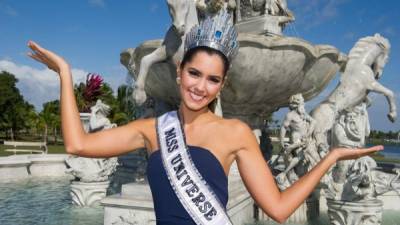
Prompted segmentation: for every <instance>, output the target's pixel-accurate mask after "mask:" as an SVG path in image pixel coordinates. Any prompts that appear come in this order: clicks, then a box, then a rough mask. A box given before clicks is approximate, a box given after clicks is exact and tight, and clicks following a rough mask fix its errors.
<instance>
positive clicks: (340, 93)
mask: <svg viewBox="0 0 400 225" xmlns="http://www.w3.org/2000/svg"><path fill="white" fill-rule="evenodd" d="M389 51H390V43H389V41H388V40H387V39H385V38H384V37H382V36H381V35H379V34H375V35H374V36H368V37H364V38H361V39H360V40H359V41H358V42H357V43H356V44H355V46H354V47H353V48H352V49H351V51H350V53H349V56H348V57H349V59H348V62H347V64H346V68H345V71H344V73H343V74H342V75H341V78H340V83H339V84H338V86H337V87H336V88H335V90H334V91H333V92H332V93H331V94H330V95H329V97H328V98H327V99H326V100H325V101H323V102H322V103H321V104H320V105H318V106H317V107H316V108H315V109H314V110H313V111H312V112H311V115H312V117H313V118H314V119H315V120H316V127H315V130H314V138H315V140H316V144H317V147H318V151H319V153H320V154H321V155H322V156H323V155H325V154H326V153H327V152H328V149H329V143H328V139H327V133H328V131H329V130H330V129H331V128H332V127H333V125H334V123H335V118H336V115H337V114H338V113H339V112H341V111H343V110H345V109H347V108H351V107H354V106H356V105H359V104H360V103H361V102H362V101H363V100H364V99H365V98H366V97H367V95H368V93H369V92H376V93H379V94H383V95H384V96H385V97H386V99H387V101H388V103H389V113H388V118H389V120H390V121H392V122H394V121H395V119H396V117H397V113H396V103H395V97H394V94H393V92H392V91H391V90H389V89H388V88H386V87H384V86H383V85H381V84H380V83H378V81H377V79H379V78H380V76H381V75H382V71H383V67H384V66H385V64H386V62H387V60H388V56H389Z"/></svg>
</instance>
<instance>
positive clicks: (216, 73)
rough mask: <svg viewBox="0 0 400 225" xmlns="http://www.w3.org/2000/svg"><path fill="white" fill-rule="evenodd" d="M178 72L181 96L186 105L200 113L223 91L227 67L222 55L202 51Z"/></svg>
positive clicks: (195, 54) (196, 53)
mask: <svg viewBox="0 0 400 225" xmlns="http://www.w3.org/2000/svg"><path fill="white" fill-rule="evenodd" d="M177 72H178V73H177V74H178V76H179V77H180V78H181V84H180V94H181V98H182V101H183V103H184V105H185V106H186V107H187V108H189V109H190V110H193V111H199V110H202V109H205V108H206V107H208V105H209V104H210V103H211V102H212V101H213V100H214V99H215V98H216V96H217V94H218V93H219V92H220V91H221V88H222V86H223V83H224V73H225V65H224V60H223V59H222V57H221V56H220V55H218V54H216V53H210V52H206V51H201V50H200V51H197V52H195V53H194V55H193V56H192V58H191V60H189V61H186V62H185V63H184V64H183V65H181V66H180V67H179V69H178V71H177Z"/></svg>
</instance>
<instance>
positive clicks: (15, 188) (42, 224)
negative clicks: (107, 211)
mask: <svg viewBox="0 0 400 225" xmlns="http://www.w3.org/2000/svg"><path fill="white" fill-rule="evenodd" d="M69 191H70V181H69V180H68V179H65V178H64V179H51V178H37V177H35V178H29V179H24V180H21V181H12V182H11V181H10V182H4V181H2V182H1V183H0V224H1V225H25V224H29V225H36V224H37V225H78V224H83V225H101V224H103V217H104V212H103V208H102V207H101V206H97V207H93V208H90V207H78V206H73V205H72V204H71V202H72V199H71V196H70V192H69Z"/></svg>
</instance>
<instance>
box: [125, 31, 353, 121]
mask: <svg viewBox="0 0 400 225" xmlns="http://www.w3.org/2000/svg"><path fill="white" fill-rule="evenodd" d="M238 41H239V44H240V49H239V53H238V55H237V57H236V58H235V59H234V61H233V62H232V67H231V69H230V70H229V73H228V80H227V83H226V84H225V87H224V89H223V90H222V93H221V100H222V109H223V112H224V117H227V118H232V117H234V118H240V119H242V120H244V121H245V122H247V123H248V124H249V125H251V126H257V125H260V123H262V119H263V118H264V117H265V116H267V115H268V114H270V113H271V112H273V111H275V110H277V109H279V108H280V107H284V106H287V105H288V99H289V97H290V96H291V95H293V94H297V93H302V94H303V96H304V98H305V99H306V100H309V99H311V98H313V97H315V96H316V95H317V94H319V93H320V92H321V91H322V90H323V89H324V87H326V85H327V84H328V83H329V81H331V80H332V78H333V77H334V75H335V74H336V73H337V72H338V71H339V70H340V68H342V67H343V65H344V64H345V62H346V60H347V57H346V56H345V55H344V54H342V53H340V52H339V51H338V50H337V49H336V48H334V47H332V46H329V45H312V44H311V43H309V42H307V41H304V40H302V39H299V38H292V37H283V36H274V37H271V36H263V35H256V34H248V33H241V34H239V37H238ZM160 45H161V40H153V41H146V42H144V43H143V44H141V45H140V46H138V47H137V48H135V49H127V50H126V51H124V52H122V53H121V63H122V64H124V65H125V66H126V67H127V69H128V70H129V71H135V74H134V76H137V74H138V71H139V67H140V60H141V59H142V57H143V56H145V55H147V54H149V53H151V52H152V51H153V50H155V49H156V48H157V47H159V46H160ZM132 68H134V69H133V70H132ZM175 78H176V67H175V65H174V63H173V62H172V61H164V62H160V63H156V64H154V65H153V66H152V67H151V68H150V71H149V75H148V77H147V79H146V82H145V91H146V93H147V94H148V95H150V96H152V97H155V98H157V99H161V100H163V101H164V102H166V103H168V104H170V105H172V106H176V105H177V104H178V103H179V96H178V88H177V85H176V82H175ZM135 79H136V77H135Z"/></svg>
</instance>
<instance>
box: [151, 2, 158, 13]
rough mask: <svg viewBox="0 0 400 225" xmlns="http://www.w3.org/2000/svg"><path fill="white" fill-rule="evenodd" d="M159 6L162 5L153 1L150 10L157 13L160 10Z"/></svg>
mask: <svg viewBox="0 0 400 225" xmlns="http://www.w3.org/2000/svg"><path fill="white" fill-rule="evenodd" d="M158 8H160V6H159V5H158V4H157V3H152V4H151V5H150V12H151V13H155V12H156V11H157V10H158Z"/></svg>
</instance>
